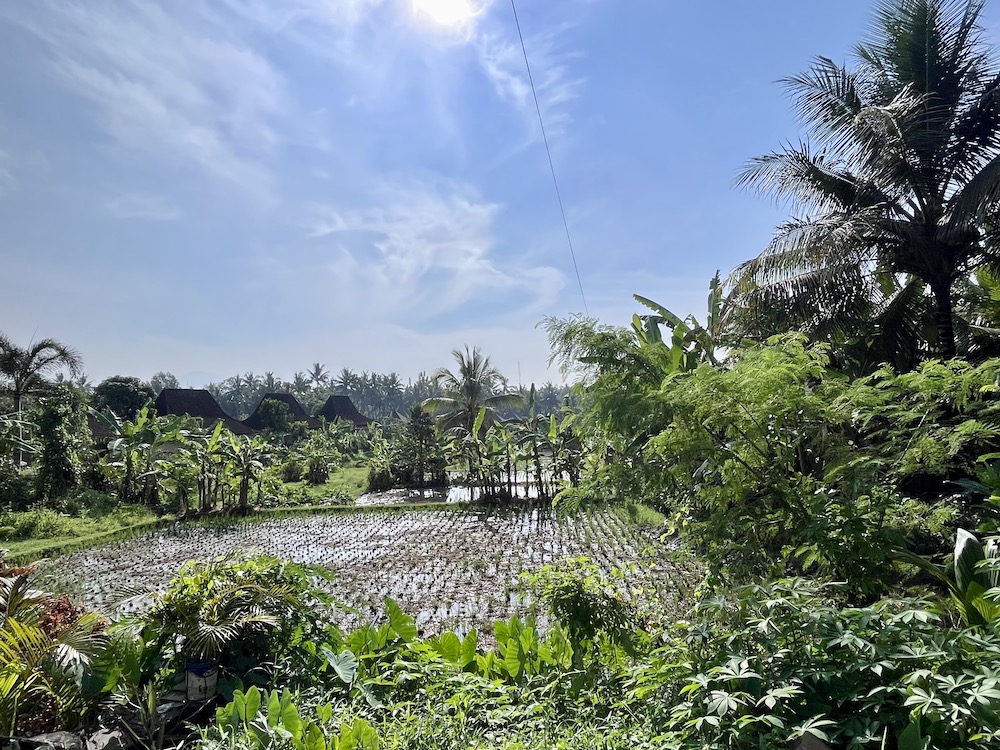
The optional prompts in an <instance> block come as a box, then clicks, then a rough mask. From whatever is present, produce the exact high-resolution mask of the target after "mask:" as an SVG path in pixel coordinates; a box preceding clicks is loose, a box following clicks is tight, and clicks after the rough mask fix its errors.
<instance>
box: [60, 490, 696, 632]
mask: <svg viewBox="0 0 1000 750" xmlns="http://www.w3.org/2000/svg"><path fill="white" fill-rule="evenodd" d="M661 535H662V530H660V529H657V528H650V527H641V526H638V525H635V524H633V523H631V522H630V521H629V520H628V519H627V518H626V517H625V516H624V515H623V514H620V513H617V512H615V511H613V510H593V511H588V512H582V513H579V514H576V515H573V516H569V517H560V516H557V515H556V514H554V513H553V512H552V510H551V509H550V508H548V507H544V506H543V507H524V506H521V507H518V508H514V509H496V508H491V509H474V508H465V507H460V506H453V505H451V506H447V505H443V506H442V507H441V508H430V509H412V510H409V509H408V510H398V509H394V510H387V509H377V508H371V509H365V510H355V511H351V512H341V513H329V514H316V515H309V516H294V517H288V518H280V519H271V520H253V519H250V520H242V521H237V522H233V523H230V524H226V525H222V526H197V525H180V524H179V525H178V526H177V527H175V528H172V529H168V530H164V531H159V532H156V533H150V534H148V535H145V536H140V537H135V538H132V539H128V540H124V541H119V542H115V543H112V544H108V545H105V546H101V547H96V548H92V549H88V550H85V551H81V552H76V553H72V554H69V555H66V556H63V557H61V558H57V559H55V560H53V561H50V562H49V563H46V565H45V567H44V568H43V571H42V572H44V573H46V574H48V575H51V576H52V577H53V588H55V589H63V590H67V591H70V592H72V593H74V594H76V595H77V596H78V597H79V598H80V599H81V600H82V601H83V603H85V604H86V605H87V606H89V607H92V608H94V609H97V610H99V611H103V612H105V613H106V614H108V615H113V614H115V613H118V612H120V613H128V612H130V611H133V610H134V609H135V608H138V607H141V606H142V604H141V601H138V602H137V601H135V600H133V601H131V602H129V603H126V604H124V605H123V604H122V598H123V597H124V596H125V594H126V593H127V592H130V591H131V592H134V591H136V590H146V591H148V590H152V589H162V588H164V587H165V586H166V584H167V582H168V581H169V580H170V578H171V577H172V576H173V575H174V574H175V573H176V571H177V569H178V568H179V567H180V565H181V564H182V563H184V562H185V561H187V560H192V559H201V560H207V559H212V558H215V557H218V556H220V555H238V556H244V555H254V554H267V555H273V556H275V557H279V558H283V559H290V560H294V561H296V562H302V563H312V564H320V565H323V566H325V567H326V568H328V569H330V570H332V571H334V572H335V574H336V579H335V582H334V583H333V584H332V593H333V594H334V596H335V597H336V599H337V600H338V601H340V602H342V603H344V604H346V605H348V606H349V607H351V608H353V609H355V610H357V613H356V614H355V613H348V612H341V613H340V614H339V615H337V618H338V619H339V621H340V624H341V625H342V626H344V627H347V628H349V627H353V626H355V625H358V624H364V623H365V622H368V621H370V620H372V619H375V618H376V617H377V616H378V614H379V612H380V610H381V609H382V608H383V602H384V599H385V597H390V598H392V599H394V600H396V601H397V602H398V603H399V604H400V606H401V607H402V608H403V609H404V610H405V611H407V612H408V613H410V614H411V615H413V616H414V617H415V618H416V620H417V625H418V627H419V628H421V630H422V631H423V632H424V633H425V634H427V635H431V634H435V633H437V632H440V631H441V630H445V629H454V630H457V631H459V632H462V631H467V630H468V629H469V628H472V627H476V628H478V629H479V630H480V632H482V633H491V632H492V624H493V621H495V620H497V619H502V618H509V617H511V616H513V615H524V614H526V613H527V612H528V611H529V609H530V607H531V600H530V596H529V595H528V593H527V592H526V591H525V589H524V587H523V585H522V583H521V581H520V575H521V573H523V572H526V571H536V570H538V569H539V568H541V567H542V566H543V565H546V564H548V563H554V562H557V561H558V560H560V559H563V558H568V557H580V556H586V557H589V558H590V559H592V560H593V561H594V562H595V563H597V565H598V566H599V568H600V569H601V571H602V572H603V573H605V574H607V575H608V576H609V579H610V580H613V581H615V583H614V585H615V586H616V587H617V588H618V589H619V591H620V593H621V594H622V596H624V597H626V598H636V597H642V598H649V599H653V598H656V599H659V600H662V601H663V602H670V601H671V600H673V599H674V598H675V597H676V596H677V593H678V590H679V588H681V587H682V586H683V580H684V579H685V574H684V571H683V570H682V569H680V568H678V567H676V566H675V565H674V563H673V562H672V561H671V555H670V543H669V541H665V540H663V539H662V538H661ZM539 624H540V625H544V622H543V621H541V620H540V622H539Z"/></svg>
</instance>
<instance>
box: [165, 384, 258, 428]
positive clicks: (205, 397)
mask: <svg viewBox="0 0 1000 750" xmlns="http://www.w3.org/2000/svg"><path fill="white" fill-rule="evenodd" d="M153 406H154V407H155V408H156V413H157V414H161V415H165V414H172V415H174V416H178V417H181V416H185V415H187V416H189V417H198V418H199V419H201V423H202V425H204V426H205V427H212V426H213V425H215V423H216V422H222V423H223V424H224V425H225V426H226V428H227V429H228V430H229V431H230V432H232V433H234V434H236V435H251V434H253V432H254V431H253V429H252V428H250V427H247V426H246V425H245V424H243V422H240V421H238V420H236V419H233V418H232V417H230V416H229V415H228V414H226V412H225V411H224V410H223V409H222V407H221V406H219V402H218V401H216V400H215V397H214V396H213V395H212V394H211V393H209V392H208V391H206V390H204V389H202V388H164V389H163V390H162V391H160V395H159V396H157V397H156V401H154V402H153Z"/></svg>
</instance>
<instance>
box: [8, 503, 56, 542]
mask: <svg viewBox="0 0 1000 750" xmlns="http://www.w3.org/2000/svg"><path fill="white" fill-rule="evenodd" d="M0 526H4V527H6V528H9V529H11V531H10V532H8V536H7V539H8V540H15V539H51V538H53V537H59V536H66V535H67V534H69V533H71V532H72V529H73V522H72V520H71V519H70V518H69V517H68V516H65V515H63V514H61V513H56V512H55V511H54V510H49V509H48V508H41V509H39V510H30V511H25V512H24V513H0Z"/></svg>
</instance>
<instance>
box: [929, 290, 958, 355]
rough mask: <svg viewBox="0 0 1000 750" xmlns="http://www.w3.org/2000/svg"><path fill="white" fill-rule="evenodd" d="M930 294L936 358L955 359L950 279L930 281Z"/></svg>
mask: <svg viewBox="0 0 1000 750" xmlns="http://www.w3.org/2000/svg"><path fill="white" fill-rule="evenodd" d="M931 292H932V293H933V294H934V322H935V324H936V325H937V334H938V345H937V349H938V356H940V357H941V359H953V358H954V357H955V326H954V310H953V306H952V299H951V279H950V278H947V279H939V280H935V281H932V282H931Z"/></svg>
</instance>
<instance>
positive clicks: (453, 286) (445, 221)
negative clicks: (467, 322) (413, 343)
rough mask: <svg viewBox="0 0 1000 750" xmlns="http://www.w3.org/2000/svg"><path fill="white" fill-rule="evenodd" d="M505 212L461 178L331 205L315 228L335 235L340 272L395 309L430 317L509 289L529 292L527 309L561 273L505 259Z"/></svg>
mask: <svg viewBox="0 0 1000 750" xmlns="http://www.w3.org/2000/svg"><path fill="white" fill-rule="evenodd" d="M499 212H500V206H498V205H496V204H494V203H489V202H485V201H482V200H481V199H480V198H479V197H478V196H477V194H476V191H475V190H473V189H472V188H470V187H469V186H467V185H464V184H461V183H455V182H446V183H427V182H410V183H406V184H390V185H386V186H384V187H383V188H382V189H381V190H380V191H379V194H378V197H377V199H376V201H375V205H374V206H372V207H370V208H366V209H361V210H347V211H340V210H331V211H329V212H327V213H326V214H325V215H324V216H322V217H321V218H320V220H319V221H317V222H316V224H315V225H314V226H313V227H312V228H311V231H310V235H311V236H312V237H313V238H315V239H320V238H327V239H329V240H333V241H334V243H335V244H336V246H337V248H338V250H339V257H338V258H337V260H335V261H334V262H333V266H332V269H333V270H334V272H335V273H336V274H337V275H339V276H341V277H347V278H353V279H355V281H356V282H358V283H359V286H360V288H363V289H365V291H366V293H371V292H373V291H374V290H381V293H382V294H383V296H381V297H380V298H381V299H384V300H390V301H391V302H390V304H392V305H393V306H394V307H396V309H397V312H408V313H410V314H416V315H419V316H422V317H429V316H434V315H440V314H443V313H447V312H452V311H455V310H457V309H459V308H461V307H462V306H463V305H465V304H467V303H469V302H471V301H473V300H476V299H479V298H481V297H486V296H493V297H496V296H503V295H508V296H509V295H526V296H527V297H528V301H527V302H525V303H524V304H523V305H522V309H523V308H524V307H525V306H530V307H532V308H533V307H535V306H536V305H544V304H546V303H547V302H548V301H550V299H551V297H552V296H554V295H555V294H556V293H558V290H559V289H560V288H561V287H562V283H563V282H562V275H561V274H560V273H559V272H558V271H556V270H555V269H552V268H549V267H546V266H530V265H526V264H524V263H521V262H519V261H518V260H517V259H516V258H512V257H510V255H509V254H506V255H505V256H504V260H503V262H502V265H500V264H499V263H498V260H497V258H498V253H496V252H495V249H496V248H495V246H496V236H497V227H496V220H497V217H498V214H499Z"/></svg>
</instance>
